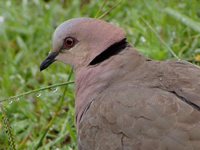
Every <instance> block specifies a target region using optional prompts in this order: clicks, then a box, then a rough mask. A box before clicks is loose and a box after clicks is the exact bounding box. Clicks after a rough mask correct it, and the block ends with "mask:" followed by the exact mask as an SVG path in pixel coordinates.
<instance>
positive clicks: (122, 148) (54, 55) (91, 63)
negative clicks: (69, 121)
mask: <svg viewBox="0 0 200 150" xmlns="http://www.w3.org/2000/svg"><path fill="white" fill-rule="evenodd" d="M55 61H61V62H63V63H65V64H70V65H72V67H73V69H74V72H75V85H76V91H75V93H76V100H75V110H76V128H77V132H78V138H77V142H78V144H77V145H78V149H79V150H199V149H200V95H199V93H200V69H199V67H198V66H196V65H193V64H191V63H189V62H186V61H182V60H166V61H156V60H152V59H149V58H146V57H145V56H144V55H142V54H141V53H140V52H138V51H137V50H136V49H135V48H134V47H133V46H132V45H131V44H130V43H129V42H127V40H126V33H125V31H124V30H123V29H122V28H120V27H118V26H116V25H114V24H111V23H108V22H106V21H103V20H100V19H94V18H74V19H71V20H68V21H65V22H64V23H62V24H61V25H59V26H58V27H57V28H56V30H55V32H54V34H53V45H52V52H51V53H50V54H49V55H48V56H47V58H46V59H45V60H44V61H43V62H42V63H41V66H40V70H41V71H42V70H44V69H46V68H47V67H49V66H50V65H51V64H52V63H53V62H55Z"/></svg>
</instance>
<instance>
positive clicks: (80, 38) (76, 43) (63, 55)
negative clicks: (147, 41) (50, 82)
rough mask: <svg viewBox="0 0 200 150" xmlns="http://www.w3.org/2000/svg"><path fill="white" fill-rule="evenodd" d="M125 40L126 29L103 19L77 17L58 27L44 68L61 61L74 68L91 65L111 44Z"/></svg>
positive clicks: (43, 63) (43, 64)
mask: <svg viewBox="0 0 200 150" xmlns="http://www.w3.org/2000/svg"><path fill="white" fill-rule="evenodd" d="M123 39H125V32H124V31H123V29H121V28H119V27H117V26H114V25H112V24H110V23H107V22H105V21H102V20H99V19H92V18H75V19H71V20H68V21H66V22H64V23H62V24H61V25H59V26H58V27H57V29H56V30H55V32H54V34H53V49H52V51H51V53H50V54H49V56H48V57H47V58H46V59H45V60H44V61H43V62H42V64H41V66H40V70H44V69H46V68H47V67H48V66H49V65H51V64H52V63H53V62H54V61H56V60H58V61H61V62H64V63H66V64H71V65H72V66H74V67H80V66H87V65H89V64H90V62H91V61H92V60H93V59H94V58H95V57H96V56H98V55H99V54H101V53H102V52H103V51H105V50H106V49H107V48H108V47H110V46H112V45H113V44H115V43H117V42H119V41H121V40H123Z"/></svg>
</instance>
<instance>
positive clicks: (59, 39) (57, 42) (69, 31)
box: [53, 18, 93, 51]
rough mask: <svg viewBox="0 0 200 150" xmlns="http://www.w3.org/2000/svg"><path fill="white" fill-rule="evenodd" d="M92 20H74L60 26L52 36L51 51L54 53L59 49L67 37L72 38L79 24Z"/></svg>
mask: <svg viewBox="0 0 200 150" xmlns="http://www.w3.org/2000/svg"><path fill="white" fill-rule="evenodd" d="M92 20H93V19H91V18H75V19H71V20H68V21H65V22H63V23H62V24H60V25H59V26H58V27H57V28H56V30H55V32H54V34H53V49H54V50H55V51H56V50H57V49H59V47H61V45H62V43H63V40H64V39H65V38H66V37H67V36H73V35H74V34H76V31H77V28H79V27H80V26H81V24H83V23H86V22H90V21H92Z"/></svg>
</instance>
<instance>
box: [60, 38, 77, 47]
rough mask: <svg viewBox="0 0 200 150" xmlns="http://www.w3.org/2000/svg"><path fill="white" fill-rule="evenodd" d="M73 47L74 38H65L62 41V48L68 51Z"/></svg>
mask: <svg viewBox="0 0 200 150" xmlns="http://www.w3.org/2000/svg"><path fill="white" fill-rule="evenodd" d="M74 45H75V39H74V38H71V37H67V38H66V39H65V40H64V44H63V47H64V48H65V49H69V48H71V47H73V46H74Z"/></svg>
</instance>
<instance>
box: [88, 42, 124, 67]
mask: <svg viewBox="0 0 200 150" xmlns="http://www.w3.org/2000/svg"><path fill="white" fill-rule="evenodd" d="M126 46H127V41H126V39H123V40H121V41H119V42H116V43H114V44H113V45H111V46H109V47H108V48H107V49H106V50H104V51H103V52H102V53H101V54H99V55H97V56H96V57H95V58H94V59H93V60H92V61H91V62H90V63H89V65H96V64H99V63H101V62H103V61H104V60H106V59H109V58H110V57H111V56H113V55H116V54H118V53H119V52H121V51H122V50H123V49H124V48H126Z"/></svg>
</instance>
